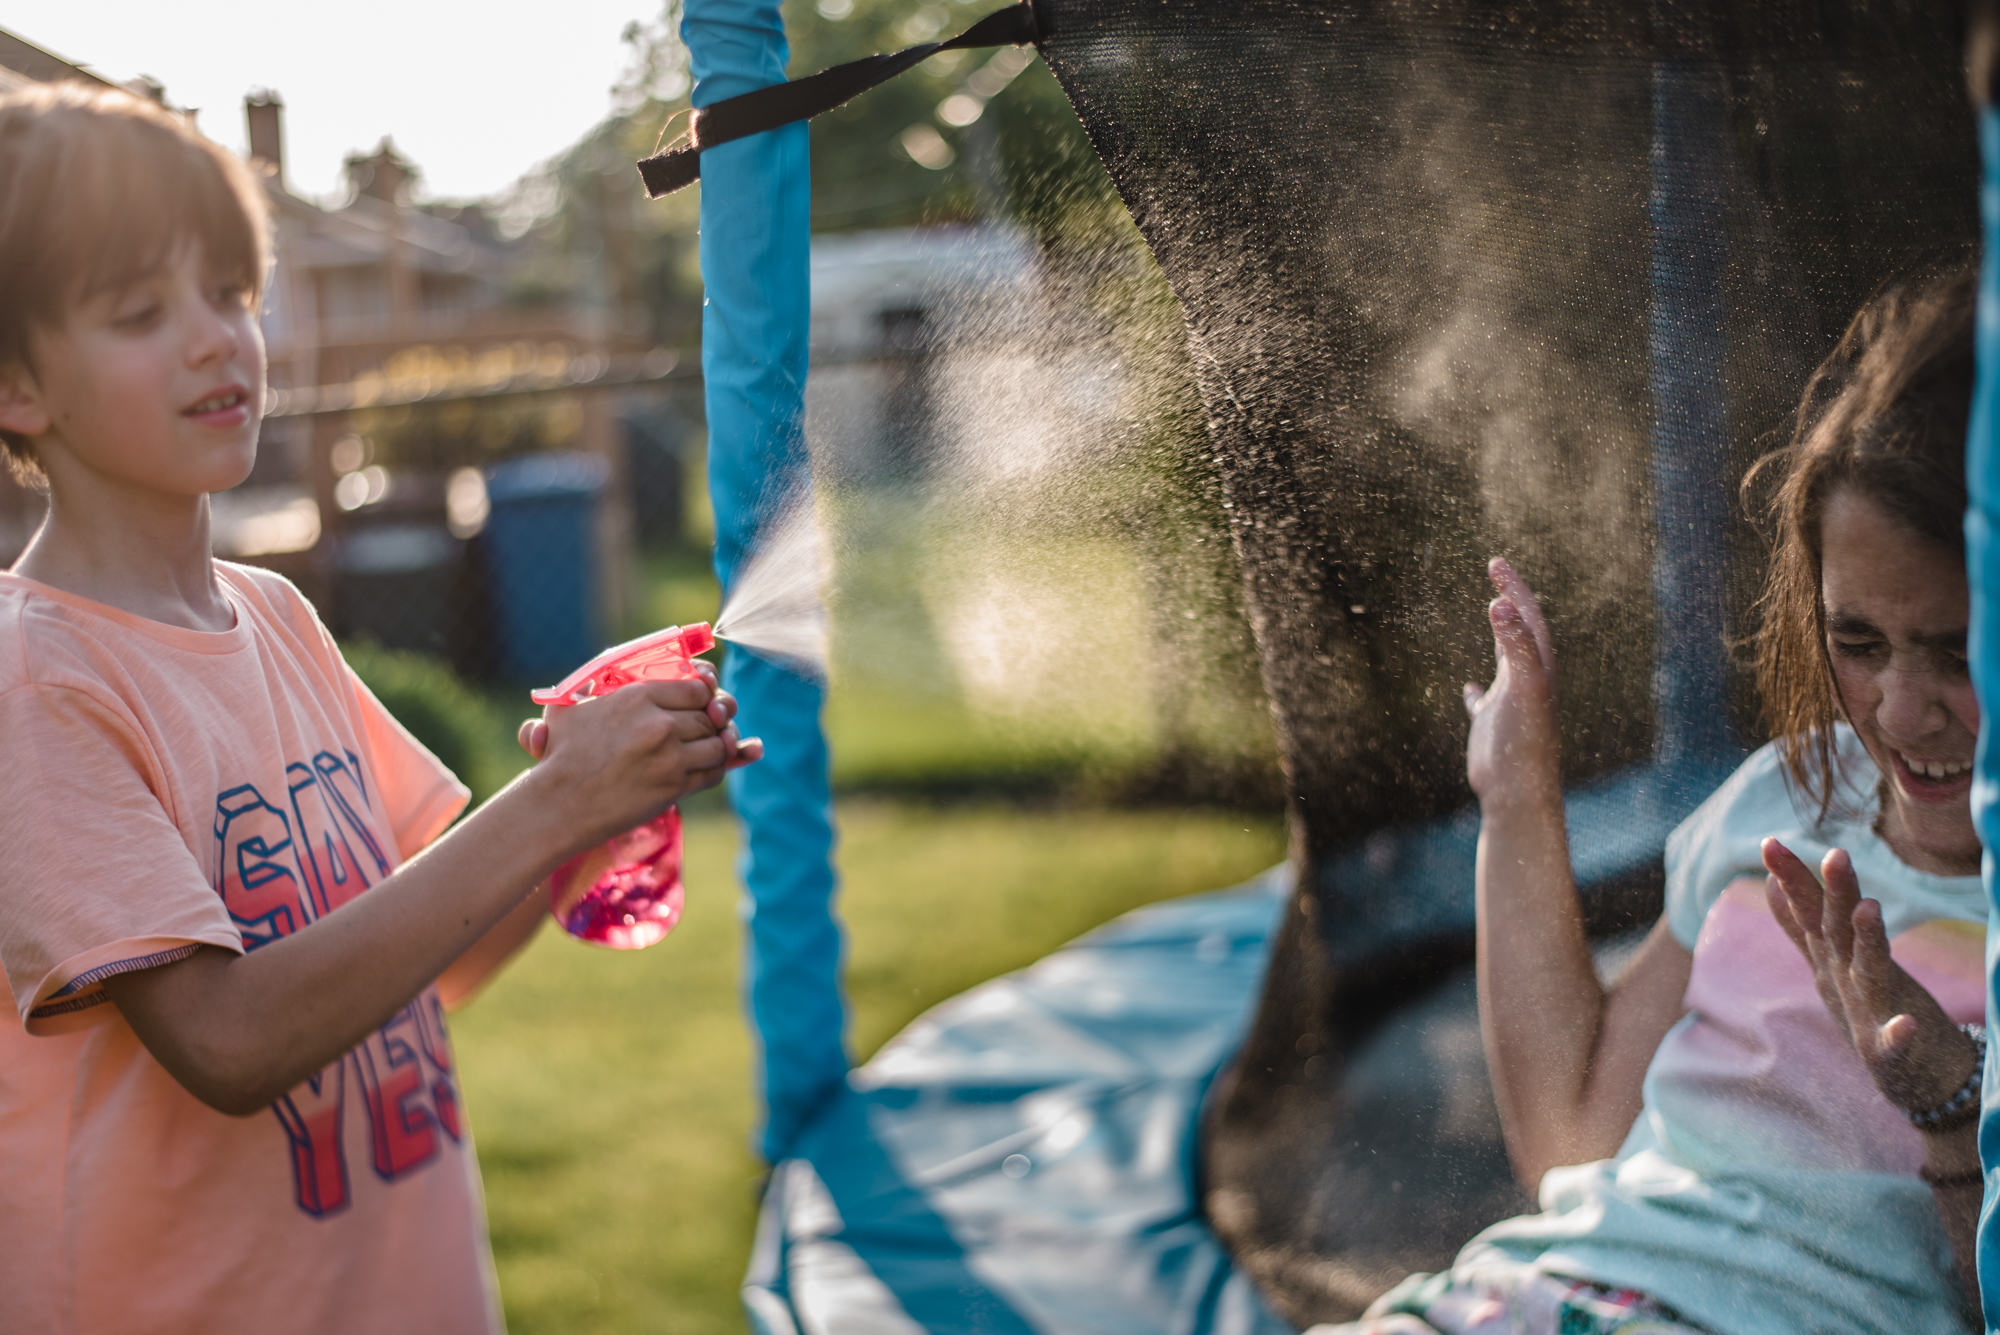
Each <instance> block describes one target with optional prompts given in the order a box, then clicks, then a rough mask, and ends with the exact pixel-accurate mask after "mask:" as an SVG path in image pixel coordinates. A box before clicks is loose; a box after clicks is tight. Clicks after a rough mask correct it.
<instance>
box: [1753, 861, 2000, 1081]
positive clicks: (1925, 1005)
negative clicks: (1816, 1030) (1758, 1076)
mask: <svg viewBox="0 0 2000 1335" xmlns="http://www.w3.org/2000/svg"><path fill="white" fill-rule="evenodd" d="M1764 867H1765V869H1766V870H1767V871H1769V872H1770V873H1771V874H1770V876H1769V878H1768V879H1767V880H1766V882H1765V891H1764V893H1765V898H1766V900H1767V902H1768V903H1769V904H1770V908H1771V916H1772V917H1774V918H1776V919H1777V920H1778V925H1779V926H1780V927H1782V928H1784V929H1785V935H1787V936H1789V937H1791V938H1792V944H1793V945H1795V946H1797V947H1798V948H1799V951H1800V953H1801V954H1803V955H1804V956H1805V957H1806V962H1807V963H1809V964H1811V965H1812V971H1813V981H1814V982H1815V983H1816V984H1817V985H1818V987H1819V995H1820V1000H1821V1001H1824V1002H1825V1003H1826V1008H1827V1010H1828V1011H1829V1012H1830V1013H1831V1014H1832V1015H1833V1018H1834V1019H1835V1020H1836V1021H1837V1022H1838V1023H1839V1025H1840V1027H1841V1028H1842V1029H1843V1030H1845V1031H1846V1033H1847V1036H1848V1038H1849V1039H1851V1040H1852V1041H1853V1043H1854V1050H1855V1051H1856V1052H1857V1053H1859V1054H1860V1056H1861V1060H1862V1062H1863V1064H1864V1065H1866V1066H1867V1067H1868V1074H1869V1075H1870V1076H1871V1077H1873V1078H1874V1081H1875V1087H1876V1088H1877V1089H1879V1090H1881V1091H1882V1096H1883V1097H1884V1098H1886V1099H1888V1100H1889V1102H1890V1103H1892V1104H1894V1105H1895V1106H1896V1107H1898V1108H1901V1109H1902V1110H1903V1111H1904V1112H1906V1113H1908V1112H1921V1111H1923V1110H1924V1109H1926V1108H1935V1107H1937V1106H1938V1105H1939V1104H1940V1103H1943V1102H1944V1101H1945V1100H1946V1099H1948V1098H1950V1097H1951V1096H1952V1095H1953V1094H1954V1093H1956V1092H1957V1090H1958V1088H1959V1087H1960V1086H1961V1085H1963V1084H1964V1083H1965V1081H1966V1077H1967V1076H1968V1075H1969V1074H1970V1073H1971V1071H1972V1069H1973V1067H1974V1066H1975V1065H1977V1064H1978V1061H1979V1049H1978V1047H1977V1045H1976V1044H1974V1043H1973V1041H1972V1040H1971V1039H1969V1038H1967V1037H1966V1036H1965V1035H1964V1034H1962V1033H1960V1032H1959V1029H1958V1026H1957V1025H1955V1024H1953V1023H1952V1021H1951V1017H1950V1016H1948V1015H1946V1014H1945V1013H1944V1007H1942V1006H1940V1005H1938V1003H1937V998H1935V997H1933V996H1932V995H1931V994H1930V993H1929V992H1928V991H1927V990H1925V988H1924V985H1923V984H1922V983H1919V982H1918V981H1917V980H1916V979H1914V978H1912V977H1910V975H1909V974H1908V973H1907V972H1905V971H1904V969H1903V966H1902V965H1900V964H1898V963H1896V961H1895V960H1894V959H1893V958H1892V957H1891V956H1890V954H1889V936H1888V933H1887V932H1886V931H1885V930H1884V929H1883V926H1882V906H1881V905H1880V904H1878V903H1876V902H1875V901H1874V900H1872V899H1863V898H1862V897H1861V885H1860V882H1859V881H1858V880H1857V879H1856V878H1855V875H1854V864H1853V863H1852V862H1851V861H1849V860H1848V856H1847V854H1846V852H1845V851H1844V850H1842V849H1838V848H1836V849H1834V850H1833V851H1832V852H1830V853H1828V854H1827V855H1826V860H1825V861H1824V862H1822V863H1821V864H1820V874H1821V876H1823V877H1824V878H1825V881H1826V885H1825V888H1824V889H1822V888H1821V885H1820V882H1819V881H1817V880H1815V879H1814V878H1813V874H1812V871H1811V869H1809V868H1808V867H1807V866H1806V864H1805V863H1803V862H1801V861H1800V860H1799V858H1798V856H1797V855H1796V854H1795V853H1793V852H1792V850H1790V849H1789V848H1786V847H1785V846H1784V845H1783V844H1781V843H1779V842H1778V841H1777V840H1776V839H1766V840H1765V841H1764Z"/></svg>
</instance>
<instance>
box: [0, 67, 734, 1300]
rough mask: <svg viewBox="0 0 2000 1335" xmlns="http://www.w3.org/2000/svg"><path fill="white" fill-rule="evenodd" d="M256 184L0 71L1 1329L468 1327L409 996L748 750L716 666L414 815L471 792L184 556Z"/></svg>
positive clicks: (421, 1045) (243, 577)
mask: <svg viewBox="0 0 2000 1335" xmlns="http://www.w3.org/2000/svg"><path fill="white" fill-rule="evenodd" d="M263 207H264V206H263V195H262V192H261V190H260V189H259V188H258V186H257V184H256V183H255V182H254V181H253V180H251V179H250V177H249V175H248V174H247V172H246V171H245V170H244V168H243V167H242V166H241V165H240V164H239V163H237V162H236V161H235V160H234V159H233V158H231V157H229V156H228V155H227V154H225V153H223V152H222V151H221V150H220V149H218V148H216V147H215V146H214V145H212V144H209V143H208V142H206V141H205V140H203V139H201V138H200V137H199V136H198V135H196V134H195V133H194V132H193V131H192V130H191V129H189V128H188V127H187V126H186V125H185V124H183V123H182V122H181V121H179V120H178V119H177V118H175V117H173V116H171V115H169V114H168V113H166V112H164V111H161V110H160V109H159V108H156V107H153V106H151V105H149V104H146V103H144V102H141V101H138V100H137V99H134V98H130V97H126V96H124V95H122V94H114V93H103V92H91V91H86V90H84V89H82V88H80V87H78V86H58V87H46V88H39V89H34V90H30V91H26V92H22V93H17V94H12V95H9V96H8V97H5V98H0V448H4V451H5V454H6V456H7V461H8V463H9V464H10V466H12V467H13V468H14V469H15V470H16V472H17V474H18V475H22V476H25V477H29V478H31V479H33V480H34V481H36V482H37V483H38V484H41V485H45V486H46V488H47V490H48V494H49V517H48V520H47V522H46V523H45V524H44V525H43V527H42V529H41V531H40V532H39V533H37V534H36V536H35V538H34V540H33V542H32V543H31V544H30V545H29V547H28V549H27V551H26V552H25V553H24V554H23V555H22V557H21V559H20V561H19V562H18V563H17V564H16V565H15V567H14V568H13V570H12V571H11V572H9V573H5V574H0V738H4V741H0V747H4V751H0V964H4V966H5V973H6V978H7V981H8V983H9V985H10V986H11V987H12V989H13V993H14V998H15V1001H16V1004H17V1005H18V1007H19V1009H20V1012H21V1015H22V1018H23V1021H24V1029H25V1032H23V1031H17V1030H11V1029H0V1330H6V1331H9V1332H35V1333H36V1335H40V1332H44V1331H64V1332H72V1331H74V1332H96V1331H114V1330H115V1331H119V1332H124V1333H131V1335H136V1333H137V1332H180V1331H224V1332H226V1331H235V1330H252V1329H255V1330H259V1331H288V1332H294V1331H300V1332H302V1331H326V1332H351V1331H370V1332H388V1331H404V1330H408V1331H419V1330H421V1331H425V1332H440V1331H488V1330H492V1329H495V1328H497V1326H498V1324H499V1321H498V1310H497V1304H496V1303H495V1301H494V1297H493V1285H492V1279H491V1272H490V1261H489V1258H488V1255H487V1251H486V1243H485V1236H484V1232H485V1230H484V1222H483V1218H482V1211H481V1207H480V1203H479V1195H478V1184H477V1178H476V1168H475V1165H474V1163H473V1160H472V1156H471V1147H470V1141H469V1138H468V1132H467V1128H466V1124H465V1119H464V1114H463V1112H462V1110H461V1107H460V1103H459V1097H458V1093H457V1089H456V1083H455V1076H454V1072H453V1065H452V1057H451V1050H450V1046H449V1043H448V1040H447V1038H446V1035H445V1030H444V1023H443V1016H442V1005H443V1004H446V1003H449V1002H451V1001H453V1000H455V999H457V998H462V997H464V996H465V995H467V994H468V993H469V992H471V991H472V990H473V989H474V988H476V987H477V986H478V985H479V983H480V982H481V981H482V980H483V978H484V977H485V976H486V975H487V974H488V973H490V972H491V970H492V969H493V968H494V967H495V966H497V965H498V964H499V963H500V962H502V961H503V960H504V959H505V958H506V957H507V956H508V955H509V954H510V953H511V952H512V951H513V950H515V949H517V948H518V947H519V946H520V945H521V944H522V943H523V942H525V941H526V940H527V938H528V936H529V934H530V933H531V932H532V931H533V930H534V929H535V927H536V926H537V925H538V924H539V922H540V919H541V916H542V913H543V911H544V910H543V908H542V903H543V901H542V900H541V897H540V896H539V895H538V894H537V893H536V887H537V885H538V883H539V882H540V881H542V879H543V878H544V877H545V876H547V875H548V874H549V872H551V871H552V870H553V869H554V868H556V867H557V866H559V865H560V864H561V863H562V862H563V861H564V860H565V859H566V858H568V857H569V856H571V855H573V854H575V853H577V852H579V851H581V850H582V849H585V848H588V847H590V846H592V845H593V844H596V843H598V842H601V841H602V840H604V839H606V838H608V837H609V836H611V835H613V834H615V833H617V832H618V831H620V830H623V829H627V828H629V827H631V826H633V825H636V824H638V823H640V822H641V821H643V820H645V819H648V818H649V817H651V816H652V815H654V814H656V813H657V812H659V811H660V810H661V809H663V808H664V807H665V806H666V805H667V804H668V803H670V802H672V801H675V800H676V799H678V798H680V797H682V796H684V795H685V794H687V793H689V792H692V791H694V790H696V789H699V788H702V787H706V786H708V785H709V784H712V783H714V782H716V781H717V779H718V778H719V777H720V775H721V773H722V771H723V769H724V768H726V767H728V766H731V765H734V764H741V763H747V762H748V761H750V760H753V759H755V758H756V757H757V755H758V754H760V748H759V747H758V746H757V744H756V743H754V742H743V743H741V744H740V745H739V743H738V742H737V740H736V734H735V729H734V726H733V725H732V724H731V723H730V716H731V714H732V713H733V712H734V707H735V706H734V702H733V701H731V700H730V699H728V697H727V696H724V695H722V694H720V693H719V692H717V691H716V690H715V689H714V684H713V679H712V678H709V679H704V680H702V681H695V682H674V683H649V684H646V685H642V686H634V687H628V688H627V689H625V690H622V691H619V692H617V693H615V694H613V695H611V696H608V697H606V698H604V699H602V700H597V701H592V702H589V703H588V704H585V705H580V706H577V707H575V708H571V709H563V710H557V711H554V712H553V714H552V715H551V716H550V717H548V718H547V719H546V720H545V721H537V722H532V723H528V724H524V725H523V726H522V733H521V737H522V742H523V744H524V745H526V746H527V747H528V748H529V750H530V751H531V753H533V754H534V755H535V756H536V757H537V759H538V761H539V763H538V764H537V765H536V766H535V767H534V768H533V769H531V770H529V771H528V772H527V773H526V774H524V775H523V776H522V777H521V778H520V779H519V780H517V781H516V782H515V783H514V784H513V785H512V786H510V787H509V788H508V789H507V790H506V791H505V792H503V793H501V794H500V795H498V796H497V797H495V798H494V799H493V800H492V801H491V802H489V803H487V804H486V805H485V806H484V807H482V808H480V809H479V810H478V811H476V812H474V813H473V814H472V815H471V816H470V817H468V818H467V819H466V820H465V821H464V822H463V823H461V824H460V825H459V826H458V827H457V828H456V829H454V830H453V831H452V832H451V833H449V834H444V835H442V836H441V837H440V832H441V831H443V830H444V829H445V827H446V826H448V825H450V823H451V822H452V819H453V818H454V817H455V816H456V815H457V814H458V812H459V811H460V810H461V809H462V808H463V806H464V804H465V801H466V790H465V789H464V788H463V787H462V786H460V785H459V784H458V782H457V781H456V780H455V779H454V778H453V777H452V776H451V775H450V774H449V773H448V772H447V771H446V770H444V768H443V767H442V766H440V765H439V764H438V762H437V761H436V760H435V759H434V758H433V757H432V756H431V755H430V754H429V753H428V752H427V751H425V750H424V749H423V748H422V747H421V746H419V745H418V744H417V743H416V742H415V741H414V740H413V739H412V738H411V737H410V736H409V734H407V733H406V732H404V731H403V730H402V729H401V728H400V727H399V726H398V725H397V724H396V723H395V721H394V720H393V719H391V718H390V717H389V715H388V714H387V713H386V712H384V711H383V709H382V707H381V706H380V705H379V704H378V703H376V701H375V700H374V699H373V697H371V696H370V695H369V694H368V692H367V691H366V689H365V688H363V687H362V686H361V685H360V683H359V682H358V681H356V680H355V678H354V677H353V676H352V674H351V673H350V672H348V670H347V668H346V666H345V664H344V663H343V662H342V660H341V659H340V657H339V654H338V652H337V650H336V649H335V648H334V646H333V643H332V641H331V640H330V639H329V638H328V636H327V634H326V631H325V629H324V628H323V627H322V626H321V625H320V624H319V623H318V621H317V620H316V619H315V618H314V616H313V613H312V611H311V609H310V608H309V607H308V606H307V605H306V603H305V602H304V600H303V599H302V598H300V596H299V594H298V593H297V591H296V590H295V589H293V588H292V587H291V586H290V585H289V584H287V583H285V582H284V581H283V580H281V579H279V578H277V577H275V576H273V575H270V574H267V573H264V572H261V571H257V570H252V569H247V568H244V567H238V566H232V565H227V564H223V563H219V562H216V561H214V560H213V559H212V558H211V557H210V554H209V546H208V536H209V535H208V500H207V497H208V494H209V493H211V492H216V491H222V490H225V489H226V488H229V487H231V486H234V485H236V484H237V483H238V482H240V481H242V479H243V478H244V476H245V475H246V474H247V473H248V472H249V470H250V465H251V462H252V460H253V458H254V455H255V450H256V442H257V431H258V419H259V417H260V415H261V405H262V397H263V393H264V356H263V344H262V340H261V337H260V335H259V332H258V327H257V323H256V310H257V304H258V300H257V299H258V293H259V290H260V288H261V284H262V280H263V275H264V269H265V250H264V215H263ZM434 839H435V841H436V842H435V843H432V842H431V841H432V840H434ZM427 844H429V847H428V849H425V845H427ZM420 849H425V851H424V852H423V853H422V856H416V854H417V853H418V850H420ZM364 890H365V891H366V892H367V893H365V894H364V893H362V892H363V891H364ZM31 1035H32V1037H31Z"/></svg>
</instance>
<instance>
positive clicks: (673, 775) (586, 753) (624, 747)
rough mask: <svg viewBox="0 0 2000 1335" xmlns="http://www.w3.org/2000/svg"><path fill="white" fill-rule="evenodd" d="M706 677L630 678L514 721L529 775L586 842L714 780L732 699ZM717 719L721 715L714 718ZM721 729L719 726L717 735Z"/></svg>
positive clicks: (729, 747)
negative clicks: (531, 763)
mask: <svg viewBox="0 0 2000 1335" xmlns="http://www.w3.org/2000/svg"><path fill="white" fill-rule="evenodd" d="M717 695H718V693H717V692H716V690H715V688H714V686H713V685H712V684H711V683H710V682H709V681H707V680H703V679H701V678H695V679H691V680H684V681H647V682H634V683H633V684H632V685H629V686H624V687H621V688H619V689H618V690H616V691H613V692H612V693H611V694H609V695H606V696H601V697H599V698H597V699H594V700H585V701H583V702H581V703H579V704H575V705H558V706H552V707H551V708H549V709H548V710H546V711H544V714H543V717H542V718H540V719H530V720H529V721H527V722H526V723H524V724H522V726H521V729H520V734H519V736H520V741H521V744H522V746H524V747H525V748H527V751H528V753H529V754H530V755H532V756H534V757H535V759H536V761H537V764H536V767H535V771H534V781H535V782H536V784H537V786H539V787H541V788H543V790H544V792H545V793H546V794H547V796H548V798H549V799H551V800H553V801H554V802H555V803H557V804H558V806H559V808H560V809H561V810H562V812H563V813H564V816H565V817H566V819H565V820H564V825H565V826H566V827H567V828H569V829H571V830H574V831H575V832H576V842H577V846H578V847H583V848H587V847H589V846H591V845H592V844H595V843H599V842H601V841H603V840H604V839H607V838H609V837H611V836H612V835H614V834H617V833H618V832H619V831H621V830H628V829H631V828H632V827H633V826H635V825H639V824H643V823H644V822H646V821H649V820H651V819H652V818H653V817H655V816H657V815H659V814H660V812H662V811H664V810H665V809H666V808H667V807H668V806H670V805H672V804H673V803H674V802H677V801H679V800H680V799H681V798H683V797H686V796H687V795H688V794H690V793H695V792H699V791H700V790H702V789H703V788H707V787H710V786H712V785H713V784H715V783H716V782H718V781H719V780H720V779H721V777H722V773H723V769H724V767H725V766H726V765H727V763H728V762H729V760H730V759H731V758H732V757H733V756H735V755H737V754H738V753H739V752H740V750H741V746H740V743H738V742H737V740H736V738H735V736H734V732H735V728H734V725H733V724H731V723H729V722H728V719H729V717H730V715H731V714H733V713H734V709H735V702H734V701H733V700H727V699H724V700H721V701H718V699H717V698H716V697H717ZM718 718H720V719H721V720H722V722H721V723H718V722H717V719H718ZM725 734H726V735H725Z"/></svg>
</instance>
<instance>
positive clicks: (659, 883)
mask: <svg viewBox="0 0 2000 1335" xmlns="http://www.w3.org/2000/svg"><path fill="white" fill-rule="evenodd" d="M714 645H715V636H714V634H713V633H711V632H710V630H709V628H708V623H706V622H698V623H696V624H695V625H692V626H687V627H685V628H683V627H679V626H669V627H668V628H667V629H665V630H663V631H657V632H655V633H653V634H651V635H645V636H641V637H640V638H639V639H636V640H633V641H631V642H630V643H627V644H621V645H618V646H617V647H615V648H611V649H607V650H605V651H604V652H603V653H601V654H599V655H598V656H597V657H595V658H593V659H591V660H590V661H589V662H588V663H585V664H584V665H583V666H582V667H580V668H578V669H577V670H576V671H575V672H572V673H570V675H569V676H567V677H565V678H564V679H563V680H562V683H561V684H560V685H557V686H552V687H550V688H549V689H548V690H545V691H534V692H532V693H531V697H530V698H532V699H533V700H534V702H535V703H536V704H539V705H548V706H553V707H556V708H567V707H568V706H571V705H575V704H579V703H581V702H582V701H584V700H588V699H591V698H593V697H595V696H600V695H608V694H610V693H611V692H612V691H615V690H617V689H618V688H619V687H620V686H626V685H630V684H631V683H633V682H638V681H674V680H678V679H683V678H689V677H693V676H694V675H695V669H694V660H695V657H696V656H697V655H698V654H701V653H704V652H706V651H707V650H708V649H711V648H713V647H714ZM682 899H683V893H682V890H681V813H680V811H679V810H678V809H676V808H674V807H668V808H667V809H666V810H665V811H663V812H661V813H660V814H659V815H658V816H655V817H654V818H653V819H652V820H649V821H647V822H646V823H645V824H644V825H641V826H639V827H637V828H636V829H631V830H627V831H626V832H625V833H623V834H621V835H618V836H616V837H614V838H612V839H609V840H606V841H605V842H604V843H602V844H599V845H598V846H597V847H596V848H593V849H591V850H590V851H588V852H586V853H579V854H578V855H577V856H575V857H573V858H571V859H570V860H569V861H568V862H565V863H564V864H563V865H562V866H561V867H559V868H557V869H556V873H555V875H554V876H552V877H550V878H549V912H550V913H551V914H553V915H554V916H555V920H556V921H557V922H559V923H561V924H562V925H563V930H564V931H566V932H568V933H569V934H570V935H571V936H573V937H575V938H576V939H577V940H579V941H588V942H590V943H591V944H592V945H599V946H609V947H610V948H611V949H613V950H640V949H643V948H645V947H646V946H650V945H652V944H653V943H654V942H655V941H658V940H659V939H660V938H661V937H663V936H665V935H666V934H667V933H668V932H671V931H672V930H673V929H674V924H675V923H677V922H679V921H680V917H681V901H682Z"/></svg>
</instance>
